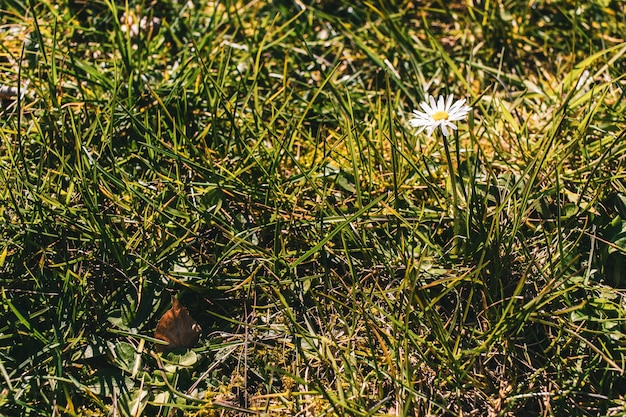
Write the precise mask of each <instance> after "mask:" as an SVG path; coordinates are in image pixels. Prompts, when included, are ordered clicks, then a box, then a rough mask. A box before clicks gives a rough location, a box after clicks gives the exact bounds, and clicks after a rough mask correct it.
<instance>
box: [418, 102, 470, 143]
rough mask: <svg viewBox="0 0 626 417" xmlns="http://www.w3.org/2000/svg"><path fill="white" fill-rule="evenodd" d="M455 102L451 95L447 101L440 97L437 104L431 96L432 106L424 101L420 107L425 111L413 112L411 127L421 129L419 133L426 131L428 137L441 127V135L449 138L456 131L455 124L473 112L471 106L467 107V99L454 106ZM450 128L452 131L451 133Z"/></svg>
mask: <svg viewBox="0 0 626 417" xmlns="http://www.w3.org/2000/svg"><path fill="white" fill-rule="evenodd" d="M453 100H454V97H453V96H452V95H449V96H448V98H447V99H445V100H444V97H443V96H439V99H438V100H437V101H436V102H435V98H434V97H433V96H431V95H429V96H428V101H429V103H430V104H429V103H426V102H425V101H422V102H421V103H420V107H421V108H422V110H424V111H423V112H421V111H418V110H413V118H412V119H411V120H409V123H410V124H411V126H414V127H419V130H418V131H417V133H420V132H421V131H422V130H424V129H426V134H427V135H428V136H430V135H432V133H433V131H435V129H437V128H438V127H440V128H441V133H443V135H444V136H446V137H447V136H448V134H449V133H450V131H451V130H456V125H455V124H454V123H453V122H456V121H458V120H462V119H465V117H466V116H467V114H468V113H469V111H470V110H472V108H471V107H470V106H466V105H465V99H461V100H457V101H455V102H454V104H452V101H453ZM448 128H450V129H451V130H450V131H449V130H448Z"/></svg>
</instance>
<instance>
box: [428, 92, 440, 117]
mask: <svg viewBox="0 0 626 417" xmlns="http://www.w3.org/2000/svg"><path fill="white" fill-rule="evenodd" d="M428 102H429V103H430V108H431V109H433V113H436V112H437V111H438V110H437V102H435V97H433V96H429V97H428Z"/></svg>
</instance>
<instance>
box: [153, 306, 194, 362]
mask: <svg viewBox="0 0 626 417" xmlns="http://www.w3.org/2000/svg"><path fill="white" fill-rule="evenodd" d="M200 332H202V328H201V327H200V325H199V324H198V323H197V322H196V321H195V320H194V319H193V318H192V317H191V316H190V315H189V311H187V309H186V308H185V307H184V306H183V305H182V304H180V303H179V302H178V299H177V298H176V297H174V296H172V308H170V309H169V310H167V311H166V312H165V314H163V317H161V319H160V320H159V323H158V324H157V327H156V330H155V331H154V337H155V338H156V339H160V340H163V341H166V342H167V343H168V344H167V345H157V346H156V350H157V352H170V351H172V350H174V349H177V348H181V347H183V348H191V347H193V345H195V344H196V343H198V339H199V338H200Z"/></svg>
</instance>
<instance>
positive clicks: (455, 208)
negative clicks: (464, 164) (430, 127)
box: [443, 135, 461, 254]
mask: <svg viewBox="0 0 626 417" xmlns="http://www.w3.org/2000/svg"><path fill="white" fill-rule="evenodd" d="M443 146H444V149H445V152H446V160H447V162H448V171H449V173H450V187H451V188H452V213H453V216H454V219H453V223H452V228H453V229H452V230H453V233H454V237H453V238H452V253H455V254H456V253H458V249H459V243H460V240H459V238H460V237H461V236H460V231H461V217H460V212H459V197H458V195H457V193H458V190H457V188H456V176H455V174H454V166H453V165H452V158H451V156H450V147H449V146H448V138H447V137H446V136H445V135H444V136H443Z"/></svg>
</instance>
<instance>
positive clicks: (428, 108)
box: [414, 101, 435, 114]
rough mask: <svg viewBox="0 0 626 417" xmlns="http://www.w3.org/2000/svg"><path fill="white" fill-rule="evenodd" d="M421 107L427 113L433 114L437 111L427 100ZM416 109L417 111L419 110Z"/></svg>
mask: <svg viewBox="0 0 626 417" xmlns="http://www.w3.org/2000/svg"><path fill="white" fill-rule="evenodd" d="M420 107H421V108H422V109H423V110H424V111H425V112H426V114H433V113H434V112H435V110H434V109H432V108H431V107H430V106H429V105H428V104H427V103H426V102H425V101H422V102H421V103H420ZM414 111H415V112H416V111H417V110H414Z"/></svg>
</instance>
